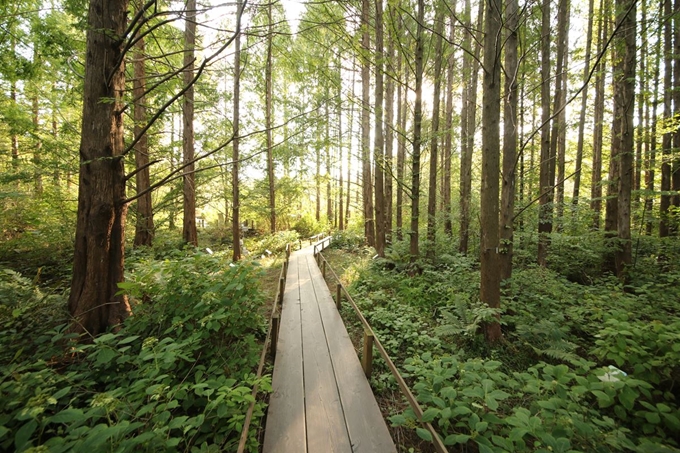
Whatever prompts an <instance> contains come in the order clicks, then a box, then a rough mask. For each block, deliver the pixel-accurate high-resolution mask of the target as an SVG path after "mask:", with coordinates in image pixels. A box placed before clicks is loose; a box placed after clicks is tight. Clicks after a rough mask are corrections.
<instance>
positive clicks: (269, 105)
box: [264, 2, 276, 233]
mask: <svg viewBox="0 0 680 453" xmlns="http://www.w3.org/2000/svg"><path fill="white" fill-rule="evenodd" d="M272 5H273V2H269V4H268V5H267V28H268V31H267V63H266V65H265V70H264V83H265V114H264V115H265V116H264V120H265V126H264V127H265V129H266V130H267V132H266V140H267V180H268V182H269V230H270V231H271V232H272V233H276V180H275V179H274V143H273V141H272V115H273V113H274V106H273V101H274V99H273V98H274V94H273V80H272V78H273V74H272V41H273V39H274V30H273V23H272Z"/></svg>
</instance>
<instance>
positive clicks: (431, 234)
mask: <svg viewBox="0 0 680 453" xmlns="http://www.w3.org/2000/svg"><path fill="white" fill-rule="evenodd" d="M434 27H435V28H434V29H435V31H434V35H435V36H434V39H435V51H434V53H435V56H434V58H435V60H434V92H433V97H432V134H431V135H432V138H431V139H430V181H429V182H430V183H429V187H428V194H427V257H428V258H429V259H434V256H435V247H436V235H437V163H438V159H439V158H438V152H439V149H438V145H439V104H440V99H441V91H442V59H443V56H442V43H443V36H442V35H443V33H444V20H443V17H442V15H441V13H440V12H439V10H437V13H436V14H435V18H434Z"/></svg>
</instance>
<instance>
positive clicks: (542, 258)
mask: <svg viewBox="0 0 680 453" xmlns="http://www.w3.org/2000/svg"><path fill="white" fill-rule="evenodd" d="M542 10H543V16H542V21H541V162H540V169H541V170H540V176H539V185H540V187H539V190H540V195H541V197H540V199H539V202H538V203H539V209H538V264H539V265H540V266H543V267H545V266H546V265H547V260H548V245H549V243H550V236H549V235H550V233H552V226H553V225H552V223H553V194H554V192H555V190H554V187H553V184H555V156H554V155H553V154H552V153H551V146H550V36H551V31H550V0H543V8H542Z"/></svg>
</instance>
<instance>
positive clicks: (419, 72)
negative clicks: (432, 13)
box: [409, 0, 425, 262]
mask: <svg viewBox="0 0 680 453" xmlns="http://www.w3.org/2000/svg"><path fill="white" fill-rule="evenodd" d="M424 21H425V1H424V0H418V19H417V22H418V24H417V32H416V54H415V60H416V65H415V79H416V80H415V91H416V99H415V107H414V114H413V159H412V164H411V232H410V234H411V239H410V244H409V252H410V254H411V262H415V261H416V260H417V259H418V257H419V256H420V251H419V244H418V239H419V234H418V227H419V223H420V145H421V129H422V125H423V50H424V40H425V36H424V34H425V24H424Z"/></svg>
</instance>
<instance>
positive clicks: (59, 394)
mask: <svg viewBox="0 0 680 453" xmlns="http://www.w3.org/2000/svg"><path fill="white" fill-rule="evenodd" d="M70 391H71V386H70V385H69V386H68V387H64V388H63V389H60V390H57V391H56V392H54V395H52V398H54V399H55V400H58V399H59V398H61V397H62V396H65V395H66V394H67V393H68V392H70Z"/></svg>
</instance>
